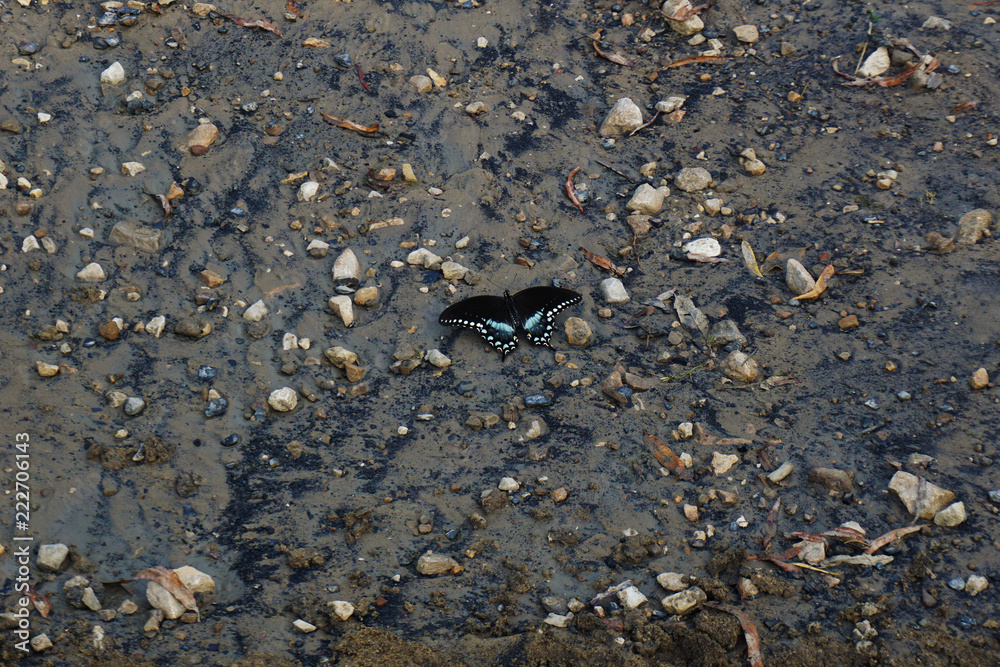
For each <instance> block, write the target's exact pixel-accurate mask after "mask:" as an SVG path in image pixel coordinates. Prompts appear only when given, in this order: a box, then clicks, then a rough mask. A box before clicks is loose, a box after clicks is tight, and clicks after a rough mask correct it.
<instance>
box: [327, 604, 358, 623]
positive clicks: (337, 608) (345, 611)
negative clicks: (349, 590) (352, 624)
mask: <svg viewBox="0 0 1000 667" xmlns="http://www.w3.org/2000/svg"><path fill="white" fill-rule="evenodd" d="M327 606H328V607H330V608H331V609H332V610H333V613H334V615H336V617H337V618H339V619H340V620H342V621H346V620H347V619H349V618H350V617H351V616H352V615H353V614H354V605H353V604H351V603H350V602H345V601H344V600H334V601H333V602H330V603H329V604H328V605H327Z"/></svg>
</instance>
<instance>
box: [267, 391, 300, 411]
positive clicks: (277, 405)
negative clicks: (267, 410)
mask: <svg viewBox="0 0 1000 667" xmlns="http://www.w3.org/2000/svg"><path fill="white" fill-rule="evenodd" d="M298 403H299V396H298V393H297V392H296V391H295V390H294V389H292V388H291V387H282V388H281V389H275V390H274V391H272V392H271V395H270V396H268V397H267V404H268V405H270V406H271V407H272V408H274V409H275V410H277V411H278V412H289V411H291V410H294V409H295V406H296V405H298Z"/></svg>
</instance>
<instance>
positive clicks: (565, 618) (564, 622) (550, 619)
mask: <svg viewBox="0 0 1000 667" xmlns="http://www.w3.org/2000/svg"><path fill="white" fill-rule="evenodd" d="M572 620H573V613H572V612H570V613H568V614H565V615H563V614H557V613H555V612H549V615H548V616H546V617H545V618H544V619H542V622H543V623H545V625H551V626H552V627H554V628H565V627H568V626H569V623H570V621H572Z"/></svg>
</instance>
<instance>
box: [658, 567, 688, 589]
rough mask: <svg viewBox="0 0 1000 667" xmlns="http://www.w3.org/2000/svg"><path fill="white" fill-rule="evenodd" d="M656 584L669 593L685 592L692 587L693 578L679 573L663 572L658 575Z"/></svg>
mask: <svg viewBox="0 0 1000 667" xmlns="http://www.w3.org/2000/svg"><path fill="white" fill-rule="evenodd" d="M656 583H658V584H659V585H660V586H662V587H663V588H665V589H666V590H668V591H683V590H687V589H688V588H690V587H691V577H688V576H685V575H683V574H680V573H678V572H662V573H660V574H658V575H656Z"/></svg>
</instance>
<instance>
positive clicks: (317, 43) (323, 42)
mask: <svg viewBox="0 0 1000 667" xmlns="http://www.w3.org/2000/svg"><path fill="white" fill-rule="evenodd" d="M302 46H309V47H312V48H314V49H328V48H330V40H328V39H321V38H319V37H307V38H306V39H304V40H303V41H302Z"/></svg>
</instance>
